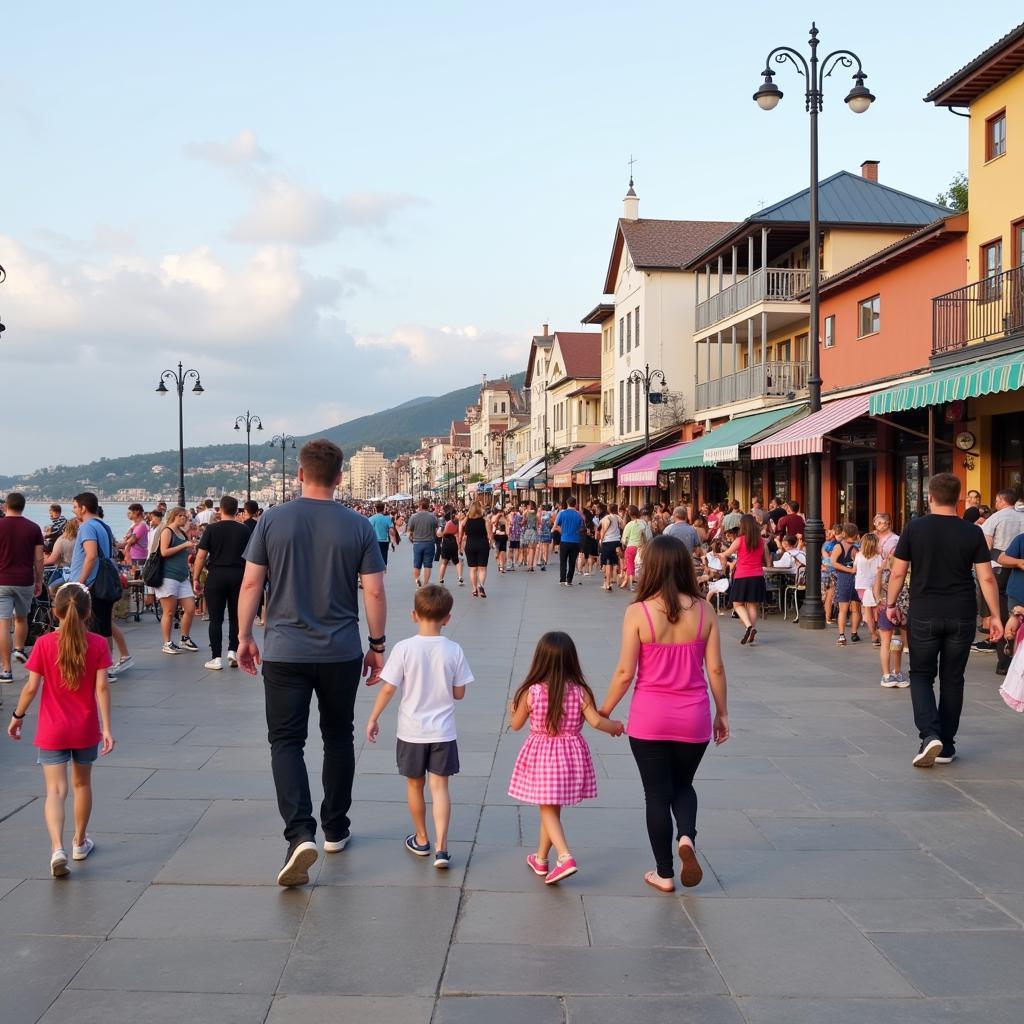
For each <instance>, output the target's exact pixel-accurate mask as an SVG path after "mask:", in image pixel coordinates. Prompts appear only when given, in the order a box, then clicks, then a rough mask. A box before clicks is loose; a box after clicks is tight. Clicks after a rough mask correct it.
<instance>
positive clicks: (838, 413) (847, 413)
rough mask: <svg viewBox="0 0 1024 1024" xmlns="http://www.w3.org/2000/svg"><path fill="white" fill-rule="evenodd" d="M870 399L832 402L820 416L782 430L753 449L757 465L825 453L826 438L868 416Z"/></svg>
mask: <svg viewBox="0 0 1024 1024" xmlns="http://www.w3.org/2000/svg"><path fill="white" fill-rule="evenodd" d="M870 402H871V395H870V394H864V395H851V396H850V397H849V398H840V399H839V400H838V401H836V402H829V403H828V404H827V405H824V406H822V408H821V409H819V410H818V412H815V413H811V415H810V416H805V417H804V418H803V419H802V420H797V422H796V423H790V425H789V426H788V427H783V428H782V430H780V431H779V432H778V433H777V434H772V436H771V437H767V438H765V439H764V440H763V441H758V442H757V444H755V445H754V446H753V447H752V448H751V449H750V457H751V459H753V460H754V461H755V462H760V461H762V460H764V459H783V458H786V457H787V456H789V455H808V454H810V453H811V452H821V451H824V450H825V437H826V436H827V435H828V434H829V433H831V432H832V431H833V430H837V429H838V428H839V427H842V426H845V425H846V424H847V423H850V422H851V421H852V420H855V419H857V418H858V417H859V416H867V414H868V406H869V404H870Z"/></svg>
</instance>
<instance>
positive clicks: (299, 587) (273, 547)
mask: <svg viewBox="0 0 1024 1024" xmlns="http://www.w3.org/2000/svg"><path fill="white" fill-rule="evenodd" d="M244 558H245V560H246V561H247V562H252V563H253V564H255V565H265V566H266V567H267V573H268V576H269V580H270V591H269V594H268V595H267V629H266V633H265V637H264V651H263V657H264V659H265V660H266V661H283V662H303V663H307V664H308V663H310V662H338V661H353V660H354V659H356V658H360V657H362V653H363V648H362V642H361V639H360V636H359V599H358V589H357V583H356V575H357V574H363V575H370V574H372V573H378V572H384V559H383V558H382V557H381V553H380V545H379V544H378V543H377V536H376V534H375V533H374V531H373V527H372V526H371V525H370V522H369V520H367V519H366V518H365V517H363V516H361V515H359V514H358V513H357V512H353V511H352V509H350V508H346V507H345V506H344V505H339V504H338V503H337V502H334V501H320V500H316V499H313V498H297V499H296V500H295V501H289V502H285V503H284V504H283V505H275V506H274V507H273V508H268V509H267V511H266V512H264V513H263V515H262V516H260V519H259V522H258V523H257V524H256V529H255V530H253V533H252V537H251V538H250V539H249V543H248V545H247V546H246V549H245V554H244Z"/></svg>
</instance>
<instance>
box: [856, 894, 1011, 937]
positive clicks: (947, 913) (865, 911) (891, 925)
mask: <svg viewBox="0 0 1024 1024" xmlns="http://www.w3.org/2000/svg"><path fill="white" fill-rule="evenodd" d="M837 906H838V907H839V908H840V909H841V910H842V911H843V913H844V914H846V916H847V917H849V918H850V919H851V920H852V921H853V923H854V924H855V925H857V927H858V928H860V929H861V930H862V931H864V932H929V933H930V932H961V931H988V930H992V929H1007V930H1010V931H1019V930H1020V929H1021V927H1022V925H1021V922H1020V921H1018V920H1015V919H1014V918H1013V917H1012V916H1011V915H1010V914H1008V913H1005V912H1004V911H1002V910H1000V909H999V907H998V906H996V904H995V902H992V901H990V900H984V899H973V900H958V899H885V900H839V901H838V902H837Z"/></svg>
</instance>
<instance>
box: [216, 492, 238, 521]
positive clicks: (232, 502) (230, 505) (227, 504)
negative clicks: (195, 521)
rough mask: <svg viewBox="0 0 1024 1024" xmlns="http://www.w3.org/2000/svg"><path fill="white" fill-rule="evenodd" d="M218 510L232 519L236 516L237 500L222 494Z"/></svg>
mask: <svg viewBox="0 0 1024 1024" xmlns="http://www.w3.org/2000/svg"><path fill="white" fill-rule="evenodd" d="M220 510H221V512H223V513H224V515H226V516H230V517H231V518H232V519H234V518H235V516H237V515H238V499H237V498H235V497H232V496H231V495H230V494H222V495H221V498H220Z"/></svg>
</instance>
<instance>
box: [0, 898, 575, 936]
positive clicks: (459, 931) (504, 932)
mask: <svg viewBox="0 0 1024 1024" xmlns="http://www.w3.org/2000/svg"><path fill="white" fill-rule="evenodd" d="M0 905H2V904H0ZM538 936H541V937H543V940H544V945H546V946H588V945H590V935H589V932H588V930H587V917H586V915H585V914H584V912H583V900H582V897H581V896H580V894H579V893H573V892H570V891H569V890H568V889H565V888H563V889H559V888H557V887H547V888H546V890H545V891H543V892H536V893H510V892H472V891H471V892H468V893H467V894H466V897H465V899H464V900H463V903H462V907H461V910H460V911H459V921H458V924H457V925H456V928H455V941H456V942H461V943H503V944H504V943H510V942H514V943H524V944H528V943H530V942H532V941H533V940H534V939H535V938H537V937H538Z"/></svg>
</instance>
